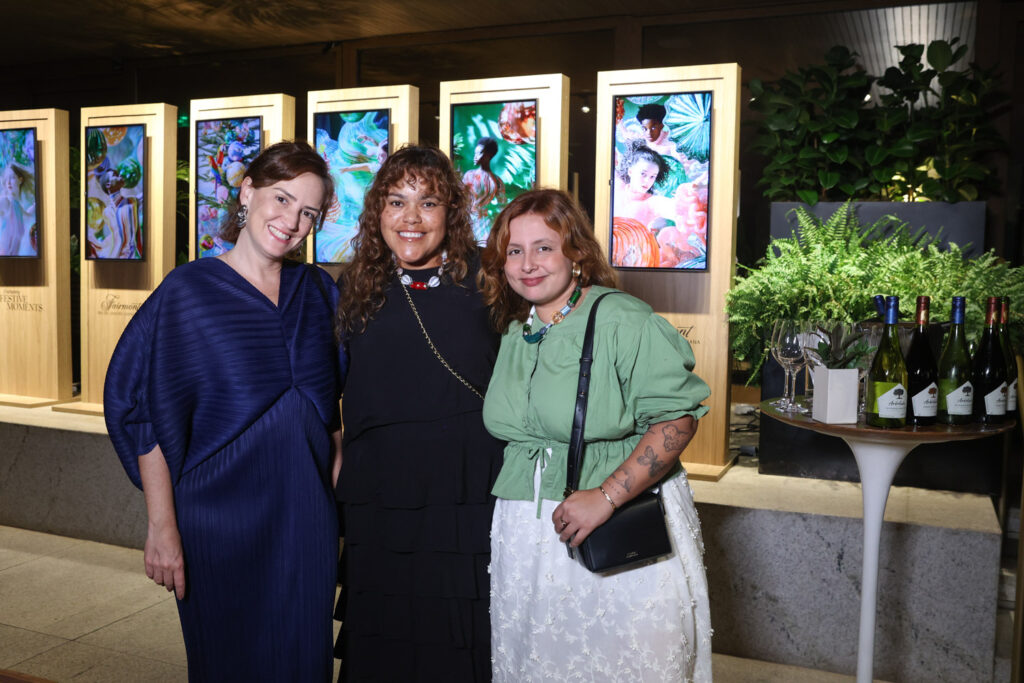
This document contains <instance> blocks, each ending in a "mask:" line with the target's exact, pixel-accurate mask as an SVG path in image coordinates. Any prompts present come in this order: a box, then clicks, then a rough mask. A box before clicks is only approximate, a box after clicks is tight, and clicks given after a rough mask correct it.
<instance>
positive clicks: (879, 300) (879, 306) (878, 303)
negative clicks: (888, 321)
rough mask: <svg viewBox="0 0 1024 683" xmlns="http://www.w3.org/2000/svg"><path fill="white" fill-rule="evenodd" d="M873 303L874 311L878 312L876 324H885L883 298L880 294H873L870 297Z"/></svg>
mask: <svg viewBox="0 0 1024 683" xmlns="http://www.w3.org/2000/svg"><path fill="white" fill-rule="evenodd" d="M872 298H873V299H874V302H875V310H876V311H878V317H877V318H875V319H876V320H877V321H878V322H880V323H881V322H885V297H884V296H882V295H881V294H875V296H874V297H872Z"/></svg>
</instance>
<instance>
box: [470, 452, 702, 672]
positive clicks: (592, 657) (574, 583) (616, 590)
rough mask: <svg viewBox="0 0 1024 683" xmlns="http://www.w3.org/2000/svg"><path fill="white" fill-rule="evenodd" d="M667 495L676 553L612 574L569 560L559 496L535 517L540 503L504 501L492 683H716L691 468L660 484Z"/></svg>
mask: <svg viewBox="0 0 1024 683" xmlns="http://www.w3.org/2000/svg"><path fill="white" fill-rule="evenodd" d="M539 472H540V467H539V466H538V473H537V477H538V479H539ZM538 488H539V481H537V482H536V485H535V490H537V489H538ZM662 500H663V501H664V505H665V513H666V515H665V516H666V519H667V520H668V527H669V534H670V536H671V538H672V545H673V549H674V552H673V553H672V554H671V555H669V556H668V557H666V558H663V559H661V560H658V561H657V562H654V563H652V564H647V565H642V566H639V567H637V568H635V569H627V570H624V571H619V572H616V573H611V574H594V573H591V572H589V571H587V569H585V568H584V567H583V565H581V564H580V563H579V562H578V561H577V560H572V559H570V558H569V555H568V553H567V552H566V549H565V545H564V544H563V543H560V542H559V540H558V536H557V534H555V531H554V527H553V525H552V523H551V513H552V512H553V511H554V509H555V507H557V505H558V503H556V502H555V501H550V500H545V501H543V502H542V505H541V513H540V518H539V519H538V518H537V502H536V501H516V500H502V499H499V500H498V502H497V505H496V506H495V509H494V520H493V523H492V525H491V568H490V572H491V657H492V661H493V665H494V681H495V683H503V682H504V683H527V682H529V681H535V682H537V683H540V682H541V681H588V682H589V681H596V682H604V681H621V682H622V683H626V682H629V683H635V682H637V681H649V682H650V683H665V682H666V681H694V682H695V683H704V682H706V681H711V623H710V621H711V620H710V609H709V606H708V587H707V578H706V576H705V574H704V563H703V554H704V544H703V541H702V539H701V534H700V522H699V521H698V519H697V511H696V509H695V508H694V505H693V493H692V491H691V490H690V485H689V482H687V480H686V477H685V474H684V475H682V476H679V477H676V478H675V479H673V480H671V481H669V482H667V483H666V484H665V485H664V486H663V487H662Z"/></svg>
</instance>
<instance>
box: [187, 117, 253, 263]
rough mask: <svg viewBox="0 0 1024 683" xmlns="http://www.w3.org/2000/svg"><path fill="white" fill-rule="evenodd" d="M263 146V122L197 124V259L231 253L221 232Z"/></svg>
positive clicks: (240, 120)
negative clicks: (247, 172)
mask: <svg viewBox="0 0 1024 683" xmlns="http://www.w3.org/2000/svg"><path fill="white" fill-rule="evenodd" d="M262 143H263V118H262V117H260V116H246V117H241V118H224V119H210V120H207V121H196V141H195V144H196V185H195V186H196V257H197V258H203V257H206V256H217V255H219V254H223V253H224V252H226V251H228V250H229V249H231V247H233V246H234V244H233V243H231V242H227V241H225V240H223V239H222V238H221V236H220V229H221V226H222V225H223V224H224V222H225V221H226V220H227V218H228V216H229V214H230V211H231V209H232V207H233V206H234V205H235V203H236V202H237V201H238V193H239V190H240V188H241V186H242V178H244V177H245V171H246V169H247V168H249V164H250V163H252V161H253V159H255V158H256V157H257V156H259V153H260V150H261V149H262Z"/></svg>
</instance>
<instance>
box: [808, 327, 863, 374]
mask: <svg viewBox="0 0 1024 683" xmlns="http://www.w3.org/2000/svg"><path fill="white" fill-rule="evenodd" d="M814 335H815V336H816V337H817V339H818V343H817V345H816V346H808V347H807V351H808V353H809V354H811V355H813V356H815V357H816V358H817V360H818V361H819V362H820V363H821V364H822V365H824V366H825V367H826V368H830V369H833V370H843V369H850V368H858V367H861V368H866V366H867V361H868V359H869V358H870V357H871V354H872V353H873V352H874V350H875V347H873V346H871V345H870V344H868V342H867V340H866V339H865V332H864V330H861V329H857V327H856V326H855V325H851V324H850V323H843V322H837V321H834V320H833V321H829V322H825V323H819V324H818V325H817V326H816V329H815V331H814Z"/></svg>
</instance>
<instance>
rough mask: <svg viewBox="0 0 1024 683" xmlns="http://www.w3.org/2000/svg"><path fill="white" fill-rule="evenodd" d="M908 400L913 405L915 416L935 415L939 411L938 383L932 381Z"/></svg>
mask: <svg viewBox="0 0 1024 683" xmlns="http://www.w3.org/2000/svg"><path fill="white" fill-rule="evenodd" d="M910 401H911V404H912V405H913V406H914V415H916V416H917V417H935V416H936V415H938V413H939V387H938V385H937V384H935V382H932V383H931V384H929V385H928V386H926V387H925V388H924V389H922V390H921V391H919V392H917V393H916V394H914V395H913V396H912V397H911V399H910Z"/></svg>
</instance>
